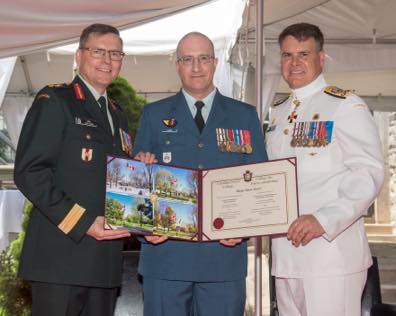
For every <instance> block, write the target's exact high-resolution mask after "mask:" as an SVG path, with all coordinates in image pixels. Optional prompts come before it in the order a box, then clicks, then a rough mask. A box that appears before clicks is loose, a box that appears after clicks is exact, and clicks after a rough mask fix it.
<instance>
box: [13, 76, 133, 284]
mask: <svg viewBox="0 0 396 316" xmlns="http://www.w3.org/2000/svg"><path fill="white" fill-rule="evenodd" d="M109 110H110V113H111V116H112V120H113V123H114V136H113V135H112V133H111V131H110V130H109V129H108V128H106V126H108V125H106V122H105V120H104V117H103V115H102V114H101V112H100V109H99V106H98V103H97V101H96V100H95V99H94V97H93V95H92V94H91V92H90V91H89V90H88V88H87V87H86V86H85V84H84V83H83V82H82V80H81V79H80V78H79V77H76V78H75V79H74V81H73V82H72V83H71V84H69V85H66V84H65V85H55V86H47V87H45V88H44V89H42V90H41V91H40V92H39V93H38V94H37V96H36V98H35V100H34V102H33V105H32V107H31V108H30V110H29V112H28V114H27V116H26V119H25V122H24V124H23V128H22V132H21V135H20V139H19V144H18V148H17V153H16V158H15V183H16V185H17V187H18V188H19V189H20V190H21V192H22V193H23V194H24V195H25V196H26V197H27V198H28V199H29V200H30V201H31V202H32V203H33V205H34V208H33V210H32V213H31V216H30V221H29V224H28V227H27V231H26V238H25V242H24V246H23V250H22V255H21V259H20V266H19V276H20V277H22V278H24V279H26V280H31V281H41V282H50V283H58V284H72V285H82V286H93V287H116V286H119V285H120V283H121V272H122V269H121V267H122V253H121V250H122V242H121V241H120V240H115V241H97V240H95V239H94V238H92V237H90V236H88V235H86V231H87V230H88V228H89V227H90V226H91V224H92V223H93V222H94V220H95V218H96V217H97V216H100V215H104V205H105V177H106V154H115V155H123V152H122V150H121V140H120V136H119V135H120V132H119V129H122V130H124V131H127V129H128V124H127V119H126V116H125V115H124V114H123V113H122V112H121V110H120V108H119V107H118V106H116V105H115V104H114V103H113V102H109Z"/></svg>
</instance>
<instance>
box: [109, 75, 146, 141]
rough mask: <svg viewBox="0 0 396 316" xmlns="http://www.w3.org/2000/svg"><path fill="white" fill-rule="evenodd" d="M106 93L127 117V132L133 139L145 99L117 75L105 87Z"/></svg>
mask: <svg viewBox="0 0 396 316" xmlns="http://www.w3.org/2000/svg"><path fill="white" fill-rule="evenodd" d="M107 93H108V95H109V97H110V98H111V99H113V100H114V101H115V102H116V103H117V104H118V105H119V106H120V107H121V109H122V110H123V111H124V113H125V114H126V115H127V117H128V128H129V133H130V134H131V135H132V138H133V139H134V137H135V135H136V131H137V128H138V124H139V118H140V115H141V113H142V110H143V107H144V105H145V104H147V100H146V99H145V98H144V97H142V96H139V95H137V94H136V91H135V89H134V88H133V87H132V86H131V85H130V84H129V82H128V80H126V79H125V78H122V77H117V78H116V79H115V80H114V81H113V82H112V83H111V84H110V85H109V86H108V88H107Z"/></svg>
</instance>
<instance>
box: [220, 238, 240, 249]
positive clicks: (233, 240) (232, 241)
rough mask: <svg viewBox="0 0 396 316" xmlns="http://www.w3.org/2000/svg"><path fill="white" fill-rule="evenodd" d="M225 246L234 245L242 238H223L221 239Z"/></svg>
mask: <svg viewBox="0 0 396 316" xmlns="http://www.w3.org/2000/svg"><path fill="white" fill-rule="evenodd" d="M219 242H220V243H221V244H222V245H223V246H227V247H234V246H235V245H238V244H240V243H241V242H242V238H230V239H221V240H220V241H219Z"/></svg>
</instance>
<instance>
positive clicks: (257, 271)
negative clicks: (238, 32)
mask: <svg viewBox="0 0 396 316" xmlns="http://www.w3.org/2000/svg"><path fill="white" fill-rule="evenodd" d="M263 7H264V0H256V110H257V111H258V115H259V118H260V122H261V124H262V123H263V104H262V71H263V11H264V10H263ZM262 248H263V245H262V239H261V237H256V238H255V244H254V277H255V280H254V303H255V304H254V306H255V309H254V315H255V316H261V313H262V301H261V298H262V256H261V254H262Z"/></svg>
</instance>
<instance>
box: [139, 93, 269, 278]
mask: <svg viewBox="0 0 396 316" xmlns="http://www.w3.org/2000/svg"><path fill="white" fill-rule="evenodd" d="M164 120H165V121H164ZM172 120H174V121H172ZM169 122H171V123H169ZM216 128H224V129H242V130H249V131H250V134H251V144H252V147H253V151H252V153H251V154H245V153H235V152H222V151H220V149H219V148H218V145H217V142H216ZM139 151H149V152H152V153H154V154H155V156H156V158H157V159H158V161H159V162H160V163H164V162H168V163H171V164H172V165H178V166H182V167H187V168H195V169H198V168H200V169H206V168H219V167H223V166H229V165H236V164H246V163H252V162H257V161H263V160H266V159H267V155H266V152H265V149H264V140H263V136H262V130H261V127H260V123H259V120H258V116H257V112H256V110H255V108H254V107H253V106H251V105H249V104H245V103H242V102H239V101H236V100H234V99H231V98H228V97H225V96H223V95H221V94H220V93H219V92H216V95H215V98H214V100H213V106H212V109H211V112H210V114H209V117H208V120H207V122H206V125H205V128H204V129H203V131H202V134H200V133H199V131H198V128H197V126H196V124H195V121H194V119H193V117H192V115H191V112H190V110H189V108H188V106H187V103H186V100H185V97H184V95H183V93H182V92H179V93H178V94H176V95H174V96H172V97H169V98H166V99H163V100H160V101H157V102H154V103H152V104H150V105H147V106H145V107H144V110H143V114H142V117H141V120H140V127H139V130H138V133H137V135H136V140H135V148H134V153H135V154H136V153H138V152H139ZM246 251H247V250H246V242H242V243H241V244H239V245H237V246H235V247H225V246H223V245H221V244H220V243H219V242H217V241H214V242H205V243H197V242H188V241H175V240H168V241H166V242H164V243H162V244H160V245H153V244H150V243H147V242H145V241H144V240H143V241H142V249H141V254H140V261H139V273H141V274H142V275H143V276H145V277H153V278H159V279H167V280H185V281H196V282H221V281H232V280H239V279H243V278H245V277H246V266H247V262H246V261H247V253H246Z"/></svg>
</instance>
